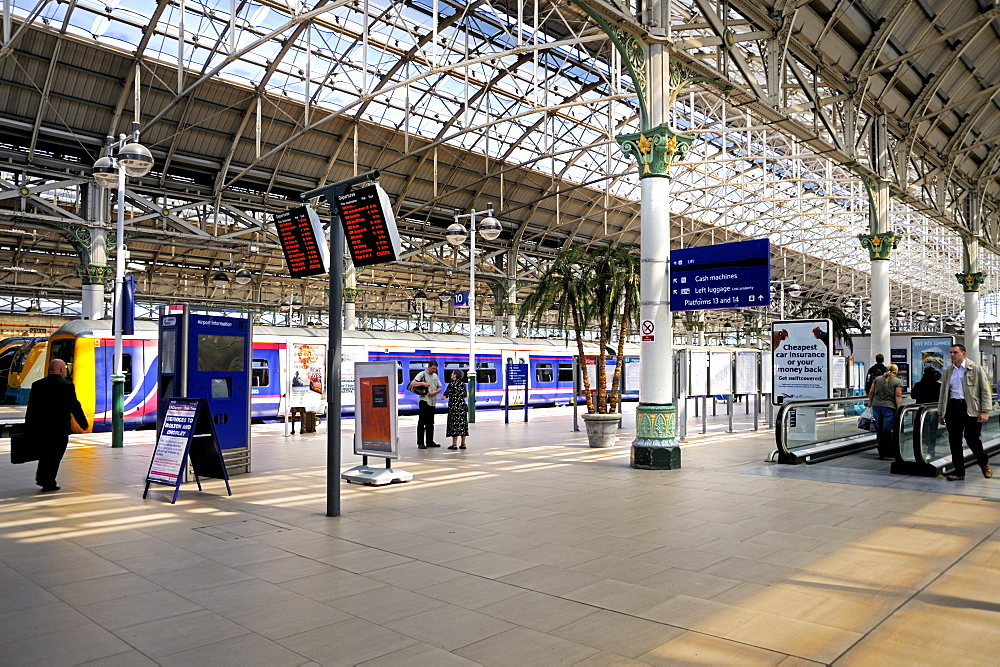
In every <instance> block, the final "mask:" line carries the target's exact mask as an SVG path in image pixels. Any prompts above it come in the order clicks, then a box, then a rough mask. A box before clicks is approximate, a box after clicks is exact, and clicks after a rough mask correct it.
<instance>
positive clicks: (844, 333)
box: [799, 299, 861, 353]
mask: <svg viewBox="0 0 1000 667" xmlns="http://www.w3.org/2000/svg"><path fill="white" fill-rule="evenodd" d="M799 312H800V313H801V314H802V315H803V316H805V317H811V318H816V319H820V320H830V323H831V325H832V327H833V331H832V332H831V334H832V337H833V339H834V340H836V339H838V338H839V339H840V340H842V341H843V342H844V345H845V346H847V349H848V350H850V351H851V352H852V353H853V352H854V340H853V339H852V338H851V333H850V331H849V330H850V329H858V330H860V329H861V323H860V322H858V321H857V320H856V319H854V318H853V317H851V316H850V315H848V314H847V313H845V312H844V310H843V309H842V308H841V307H840V306H837V305H832V304H826V303H823V302H822V301H819V300H818V299H805V300H804V301H803V302H802V305H801V306H800V307H799Z"/></svg>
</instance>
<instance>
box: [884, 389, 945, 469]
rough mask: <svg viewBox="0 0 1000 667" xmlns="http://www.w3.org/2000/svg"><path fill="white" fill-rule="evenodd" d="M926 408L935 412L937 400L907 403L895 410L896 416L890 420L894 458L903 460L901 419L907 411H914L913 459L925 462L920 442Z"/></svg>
mask: <svg viewBox="0 0 1000 667" xmlns="http://www.w3.org/2000/svg"><path fill="white" fill-rule="evenodd" d="M928 410H933V411H935V412H937V402H934V403H907V404H906V405H904V406H903V407H901V408H900V409H899V410H896V417H895V419H894V420H893V422H892V446H893V453H894V454H896V460H897V461H902V460H903V442H902V433H903V419H905V417H906V413H908V412H916V413H917V414H915V415H914V416H913V460H914V461H916V462H917V463H926V461H924V460H923V459H924V454H923V449H924V448H923V447H921V446H920V444H921V443H922V442H923V437H924V434H923V429H924V415H926V414H927V411H928Z"/></svg>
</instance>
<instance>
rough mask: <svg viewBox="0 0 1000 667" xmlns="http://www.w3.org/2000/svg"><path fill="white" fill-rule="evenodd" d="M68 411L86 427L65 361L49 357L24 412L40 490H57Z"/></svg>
mask: <svg viewBox="0 0 1000 667" xmlns="http://www.w3.org/2000/svg"><path fill="white" fill-rule="evenodd" d="M70 415H72V416H73V418H74V419H76V423H77V425H78V426H80V428H87V416H86V415H85V414H83V407H82V406H81V405H80V401H78V400H77V398H76V388H75V387H74V386H73V383H72V382H70V381H69V380H67V379H66V362H65V361H63V360H62V359H53V360H52V361H50V362H49V374H48V375H47V376H46V377H44V378H42V379H41V380H38V381H36V382H34V383H33V384H32V385H31V393H30V394H29V395H28V410H27V412H26V413H25V415H24V423H25V425H26V426H27V427H28V433H29V434H30V436H31V439H32V440H33V441H34V442H35V446H36V447H38V472H36V473H35V481H36V482H37V483H38V486H40V487H42V491H43V492H44V491H58V490H59V487H58V486H56V473H57V472H59V464H60V463H61V462H62V457H63V454H65V453H66V445H67V444H68V443H69V434H70V433H72V431H73V429H72V426H71V422H70Z"/></svg>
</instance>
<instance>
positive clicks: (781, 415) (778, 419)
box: [774, 396, 867, 455]
mask: <svg viewBox="0 0 1000 667" xmlns="http://www.w3.org/2000/svg"><path fill="white" fill-rule="evenodd" d="M865 400H867V399H866V398H865V397H864V396H841V397H837V398H795V399H792V400H790V401H783V402H782V403H781V407H780V408H778V414H777V415H775V417H774V444H775V446H776V447H777V448H778V451H779V452H781V453H782V454H785V455H788V454H789V453H790V452H789V449H788V443H787V442H786V441H785V438H784V435H785V431H786V429H784V428H782V424H783V422H784V419H785V416H786V415H787V414H788V411H789V410H793V409H795V408H796V407H801V406H805V405H810V404H813V405H815V404H823V405H830V404H835V403H861V402H864V401H865Z"/></svg>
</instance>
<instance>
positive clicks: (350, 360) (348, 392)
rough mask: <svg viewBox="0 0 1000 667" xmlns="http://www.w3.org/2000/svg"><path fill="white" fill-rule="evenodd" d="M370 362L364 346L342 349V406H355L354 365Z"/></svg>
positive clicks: (351, 346)
mask: <svg viewBox="0 0 1000 667" xmlns="http://www.w3.org/2000/svg"><path fill="white" fill-rule="evenodd" d="M359 361H368V350H367V349H366V348H365V346H364V345H344V346H342V347H341V348H340V404H341V405H354V364H356V363H358V362H359Z"/></svg>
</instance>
